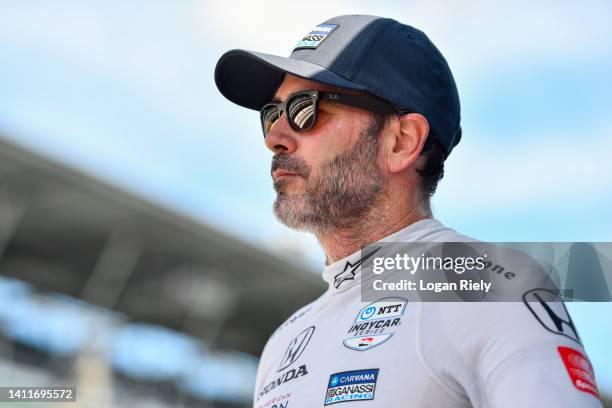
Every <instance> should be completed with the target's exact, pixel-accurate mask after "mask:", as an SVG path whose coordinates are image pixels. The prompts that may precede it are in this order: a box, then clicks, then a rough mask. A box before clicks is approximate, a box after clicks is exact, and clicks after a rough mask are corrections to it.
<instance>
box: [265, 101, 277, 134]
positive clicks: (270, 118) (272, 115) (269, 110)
mask: <svg viewBox="0 0 612 408" xmlns="http://www.w3.org/2000/svg"><path fill="white" fill-rule="evenodd" d="M278 112H279V111H278V108H277V107H276V106H274V105H270V106H266V107H264V108H263V110H262V111H261V126H262V128H263V132H264V136H267V135H268V132H270V129H272V126H273V125H274V123H276V121H277V120H278V118H279V116H280V115H279V113H278Z"/></svg>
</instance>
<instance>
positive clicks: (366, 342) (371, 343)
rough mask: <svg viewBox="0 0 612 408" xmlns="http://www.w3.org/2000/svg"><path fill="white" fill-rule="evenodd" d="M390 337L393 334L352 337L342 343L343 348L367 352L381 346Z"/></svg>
mask: <svg viewBox="0 0 612 408" xmlns="http://www.w3.org/2000/svg"><path fill="white" fill-rule="evenodd" d="M392 335H393V333H386V334H377V335H374V336H367V337H353V338H350V339H346V340H344V341H343V342H342V343H343V344H344V346H345V347H348V348H350V349H353V350H360V351H364V350H369V349H371V348H372V347H376V346H378V345H381V344H382V343H384V342H385V341H387V340H389V338H390V337H391V336H392Z"/></svg>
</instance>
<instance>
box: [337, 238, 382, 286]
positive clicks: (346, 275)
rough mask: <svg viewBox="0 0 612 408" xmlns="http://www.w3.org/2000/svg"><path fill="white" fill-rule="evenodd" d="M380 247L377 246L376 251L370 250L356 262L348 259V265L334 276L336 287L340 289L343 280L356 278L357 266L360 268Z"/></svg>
mask: <svg viewBox="0 0 612 408" xmlns="http://www.w3.org/2000/svg"><path fill="white" fill-rule="evenodd" d="M378 250H380V248H376V249H375V250H374V251H372V252H370V253H369V254H368V255H366V256H364V257H363V258H361V259H360V260H358V261H357V262H355V263H354V264H352V263H350V262H349V261H346V265H344V269H343V270H342V272H340V273H339V274H337V275H336V276H335V277H334V288H336V289H338V288H339V287H340V285H342V283H343V282H346V281H350V280H354V279H355V274H356V273H357V268H359V267H360V266H361V265H362V264H363V263H364V262H365V261H367V260H368V259H369V258H370V257H371V256H372V255H374V254H375V253H376V252H378Z"/></svg>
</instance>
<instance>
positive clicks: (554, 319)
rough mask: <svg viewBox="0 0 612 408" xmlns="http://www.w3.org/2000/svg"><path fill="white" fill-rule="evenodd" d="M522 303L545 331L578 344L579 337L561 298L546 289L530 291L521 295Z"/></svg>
mask: <svg viewBox="0 0 612 408" xmlns="http://www.w3.org/2000/svg"><path fill="white" fill-rule="evenodd" d="M523 302H524V303H525V305H526V306H527V308H528V309H529V311H530V312H531V313H532V314H533V316H534V317H535V318H536V319H537V321H538V322H540V324H541V325H542V326H544V328H545V329H546V330H548V331H549V332H551V333H555V334H559V335H561V336H565V337H568V338H570V339H572V340H574V341H575V342H578V343H581V342H580V336H579V335H578V331H577V330H576V326H574V322H573V321H572V318H571V316H570V315H569V313H568V312H567V309H566V308H565V304H564V303H563V302H562V301H561V298H560V297H559V296H558V295H557V294H556V293H555V292H553V291H551V290H548V289H532V290H530V291H528V292H526V293H525V294H523Z"/></svg>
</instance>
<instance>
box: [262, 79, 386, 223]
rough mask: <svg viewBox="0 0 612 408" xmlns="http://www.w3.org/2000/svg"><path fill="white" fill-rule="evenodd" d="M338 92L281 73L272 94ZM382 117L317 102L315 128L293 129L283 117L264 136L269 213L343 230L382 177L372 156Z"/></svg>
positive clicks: (363, 209) (367, 204)
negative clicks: (270, 185)
mask: <svg viewBox="0 0 612 408" xmlns="http://www.w3.org/2000/svg"><path fill="white" fill-rule="evenodd" d="M307 89H316V90H324V91H333V90H337V91H338V92H344V93H348V92H347V91H344V90H340V89H335V88H332V87H329V86H326V85H322V84H318V83H316V82H311V81H307V80H304V79H301V78H297V77H294V76H290V75H286V76H285V80H284V81H283V83H282V84H281V86H280V87H279V89H278V90H277V92H276V95H275V97H276V98H278V99H279V100H281V101H284V100H286V99H287V97H288V96H289V95H291V94H293V93H294V92H297V91H301V90H307ZM383 127H384V121H383V120H382V119H376V118H375V117H374V116H373V115H372V114H371V113H369V112H366V111H363V110H360V109H357V108H351V107H348V106H345V105H339V104H333V103H330V102H327V101H322V102H321V104H320V109H319V116H318V120H317V124H316V125H315V127H314V128H313V129H311V130H309V131H307V132H304V133H297V132H295V131H294V130H293V129H291V127H290V126H289V124H288V123H287V120H286V118H285V116H284V115H283V116H282V117H281V118H280V119H279V120H278V121H277V122H276V123H275V125H274V126H273V127H272V129H271V130H270V132H269V133H268V136H267V137H266V146H267V147H268V148H269V149H270V150H272V152H273V153H274V157H273V159H272V177H273V180H274V189H275V190H276V192H277V197H276V201H275V202H274V213H275V214H276V216H277V217H278V219H279V220H280V221H281V222H283V223H284V224H285V225H287V226H288V227H290V228H294V229H300V230H308V231H312V232H315V233H316V232H323V231H329V230H333V229H337V228H347V227H350V226H351V224H352V223H353V222H354V221H355V220H358V219H359V218H361V217H363V216H364V215H366V214H367V212H368V210H369V209H370V208H371V207H372V206H373V205H374V203H375V202H376V199H377V198H378V196H379V195H380V193H381V191H382V189H383V185H384V181H385V177H384V175H383V172H382V171H381V170H380V167H379V165H378V160H377V153H378V143H377V141H378V137H377V136H378V134H379V133H380V131H381V130H382V128H383Z"/></svg>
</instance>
